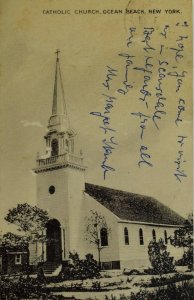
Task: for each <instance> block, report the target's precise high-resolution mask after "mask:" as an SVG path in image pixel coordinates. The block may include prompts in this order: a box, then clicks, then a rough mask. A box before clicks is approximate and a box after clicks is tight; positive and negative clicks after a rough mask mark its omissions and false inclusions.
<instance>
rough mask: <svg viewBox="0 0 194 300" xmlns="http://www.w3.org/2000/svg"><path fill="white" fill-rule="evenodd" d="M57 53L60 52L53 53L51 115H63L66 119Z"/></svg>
mask: <svg viewBox="0 0 194 300" xmlns="http://www.w3.org/2000/svg"><path fill="white" fill-rule="evenodd" d="M59 53H60V50H59V49H57V50H56V52H55V54H56V68H55V83H54V92H53V106H52V115H65V116H66V117H67V109H66V103H65V97H64V89H63V82H62V78H61V70H60V64H59Z"/></svg>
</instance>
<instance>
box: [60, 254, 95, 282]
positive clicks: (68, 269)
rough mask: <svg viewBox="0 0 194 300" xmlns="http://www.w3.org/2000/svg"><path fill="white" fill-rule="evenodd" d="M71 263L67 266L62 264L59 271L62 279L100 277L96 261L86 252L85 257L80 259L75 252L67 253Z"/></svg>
mask: <svg viewBox="0 0 194 300" xmlns="http://www.w3.org/2000/svg"><path fill="white" fill-rule="evenodd" d="M69 258H70V259H71V261H72V262H71V263H70V264H69V265H68V266H64V267H63V268H62V271H61V273H60V278H61V279H62V280H72V279H73V280H74V279H81V280H83V279H92V278H99V277H100V269H99V267H98V263H97V261H96V260H94V258H93V255H92V254H87V255H86V256H85V259H83V260H82V259H80V258H79V255H78V254H77V253H71V252H70V254H69Z"/></svg>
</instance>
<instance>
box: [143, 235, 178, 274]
mask: <svg viewBox="0 0 194 300" xmlns="http://www.w3.org/2000/svg"><path fill="white" fill-rule="evenodd" d="M148 255H149V260H150V263H151V265H152V268H153V271H154V272H155V273H156V274H159V275H160V276H162V274H165V273H170V272H173V271H175V266H174V264H173V257H170V253H169V252H167V246H166V245H165V244H164V241H163V240H162V239H159V241H158V242H156V241H151V242H150V243H149V245H148Z"/></svg>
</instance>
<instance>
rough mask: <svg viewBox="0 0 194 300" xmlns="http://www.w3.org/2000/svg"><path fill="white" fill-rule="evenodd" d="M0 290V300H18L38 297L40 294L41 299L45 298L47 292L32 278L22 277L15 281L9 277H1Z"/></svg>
mask: <svg viewBox="0 0 194 300" xmlns="http://www.w3.org/2000/svg"><path fill="white" fill-rule="evenodd" d="M0 291H1V300H15V299H17V300H19V299H30V297H32V296H34V298H35V299H36V298H39V297H40V296H42V299H46V298H47V293H45V292H44V291H43V289H42V285H41V284H40V283H39V282H38V281H37V279H33V278H24V277H22V276H20V277H19V279H18V280H17V281H13V279H9V278H1V280H0Z"/></svg>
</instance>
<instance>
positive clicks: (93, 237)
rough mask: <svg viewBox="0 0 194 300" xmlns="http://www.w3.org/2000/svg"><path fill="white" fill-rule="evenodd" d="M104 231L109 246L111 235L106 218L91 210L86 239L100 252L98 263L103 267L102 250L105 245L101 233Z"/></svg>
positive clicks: (87, 222)
mask: <svg viewBox="0 0 194 300" xmlns="http://www.w3.org/2000/svg"><path fill="white" fill-rule="evenodd" d="M102 231H104V232H105V233H106V237H107V244H108V235H109V233H110V228H109V227H108V225H107V222H106V220H105V217H104V216H102V215H101V214H100V213H98V212H97V211H93V210H90V215H89V217H87V221H86V229H85V237H86V240H87V241H89V242H90V244H93V245H95V246H96V248H97V251H98V263H99V267H101V250H102V249H103V248H104V245H103V243H102V241H101V237H102V236H101V233H102Z"/></svg>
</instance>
